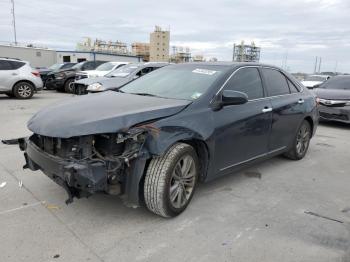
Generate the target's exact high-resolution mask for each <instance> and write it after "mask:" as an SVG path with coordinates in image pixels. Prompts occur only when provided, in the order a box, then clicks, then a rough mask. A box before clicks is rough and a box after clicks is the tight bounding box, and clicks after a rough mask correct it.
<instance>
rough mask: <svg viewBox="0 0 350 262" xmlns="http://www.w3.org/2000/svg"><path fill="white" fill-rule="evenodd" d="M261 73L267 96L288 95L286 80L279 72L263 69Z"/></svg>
mask: <svg viewBox="0 0 350 262" xmlns="http://www.w3.org/2000/svg"><path fill="white" fill-rule="evenodd" d="M262 71H263V74H264V78H265V81H266V88H267V92H268V95H269V96H278V95H286V94H289V93H290V92H289V87H288V84H287V79H286V77H285V76H284V75H282V74H281V73H280V72H279V71H277V70H274V69H269V68H263V70H262Z"/></svg>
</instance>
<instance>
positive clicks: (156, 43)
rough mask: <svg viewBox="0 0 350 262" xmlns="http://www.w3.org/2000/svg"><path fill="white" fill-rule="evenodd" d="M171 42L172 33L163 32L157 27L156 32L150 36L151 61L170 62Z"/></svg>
mask: <svg viewBox="0 0 350 262" xmlns="http://www.w3.org/2000/svg"><path fill="white" fill-rule="evenodd" d="M169 42H170V31H163V30H162V29H161V28H160V27H159V26H156V28H155V30H154V32H152V33H151V34H150V48H149V54H150V61H151V62H168V61H169Z"/></svg>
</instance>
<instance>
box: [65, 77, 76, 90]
mask: <svg viewBox="0 0 350 262" xmlns="http://www.w3.org/2000/svg"><path fill="white" fill-rule="evenodd" d="M73 82H74V79H73V78H70V79H68V80H67V81H66V82H65V83H64V91H65V92H66V93H73Z"/></svg>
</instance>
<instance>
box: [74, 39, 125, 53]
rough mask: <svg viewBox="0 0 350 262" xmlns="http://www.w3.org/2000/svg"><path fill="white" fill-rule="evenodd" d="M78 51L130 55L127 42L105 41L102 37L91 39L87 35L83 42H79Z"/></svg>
mask: <svg viewBox="0 0 350 262" xmlns="http://www.w3.org/2000/svg"><path fill="white" fill-rule="evenodd" d="M76 50H77V51H87V52H98V53H106V54H118V55H130V54H131V53H130V52H129V50H128V46H127V44H126V43H124V42H121V41H105V40H101V39H95V40H94V41H92V40H91V38H90V37H85V38H84V41H83V42H80V43H78V44H77V48H76Z"/></svg>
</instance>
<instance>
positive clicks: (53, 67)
mask: <svg viewBox="0 0 350 262" xmlns="http://www.w3.org/2000/svg"><path fill="white" fill-rule="evenodd" d="M61 65H62V64H54V65H52V66H50V67H49V69H50V70H52V71H55V70H57V69H59V68H60V67H61Z"/></svg>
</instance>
